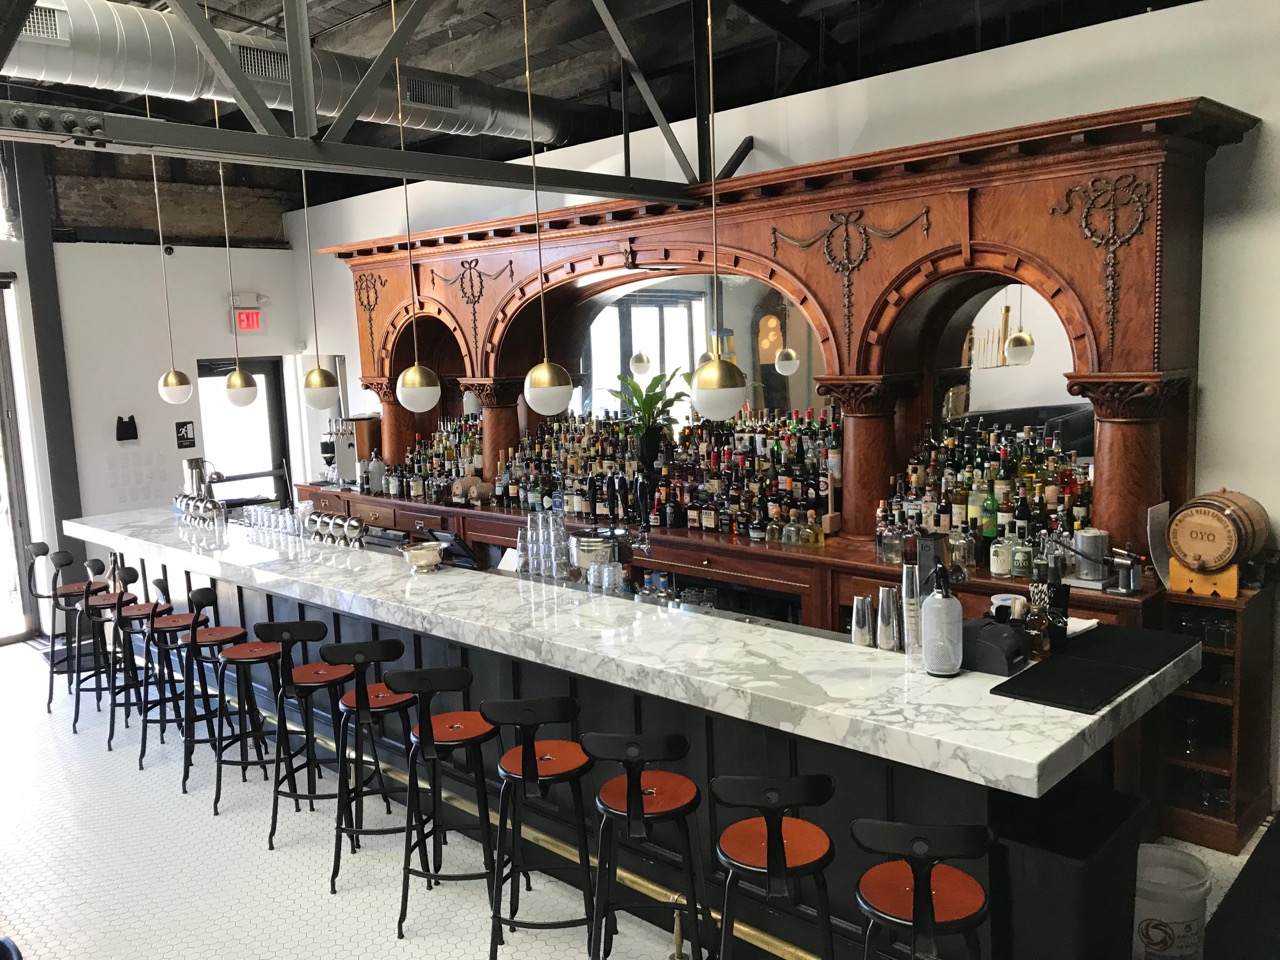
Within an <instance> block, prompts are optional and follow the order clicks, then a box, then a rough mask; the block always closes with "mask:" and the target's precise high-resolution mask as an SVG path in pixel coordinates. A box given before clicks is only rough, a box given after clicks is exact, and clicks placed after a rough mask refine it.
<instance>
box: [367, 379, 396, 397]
mask: <svg viewBox="0 0 1280 960" xmlns="http://www.w3.org/2000/svg"><path fill="white" fill-rule="evenodd" d="M360 386H362V387H364V388H365V389H366V390H372V391H373V393H374V394H375V395H376V396H377V398H378V399H379V400H380V401H382V402H383V403H399V402H400V401H399V400H397V399H396V382H395V381H394V380H389V379H387V378H386V377H361V378H360Z"/></svg>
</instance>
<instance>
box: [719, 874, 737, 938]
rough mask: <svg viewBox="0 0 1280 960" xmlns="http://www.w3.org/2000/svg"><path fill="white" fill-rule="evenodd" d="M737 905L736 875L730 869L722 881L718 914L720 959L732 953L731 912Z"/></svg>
mask: <svg viewBox="0 0 1280 960" xmlns="http://www.w3.org/2000/svg"><path fill="white" fill-rule="evenodd" d="M737 906H738V875H737V874H736V873H735V872H734V871H732V870H730V871H729V877H728V879H727V880H725V883H724V911H723V912H722V913H721V914H720V960H729V958H730V956H731V955H732V953H733V913H734V910H735V909H736V908H737Z"/></svg>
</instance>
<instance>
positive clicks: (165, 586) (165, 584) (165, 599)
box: [151, 577, 173, 603]
mask: <svg viewBox="0 0 1280 960" xmlns="http://www.w3.org/2000/svg"><path fill="white" fill-rule="evenodd" d="M151 585H152V586H153V587H155V588H156V599H157V600H159V601H160V602H161V603H173V599H172V596H171V594H170V593H169V581H168V580H166V579H165V578H164V577H156V578H155V579H154V580H152V581H151Z"/></svg>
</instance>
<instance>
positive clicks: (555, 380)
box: [520, 0, 573, 417]
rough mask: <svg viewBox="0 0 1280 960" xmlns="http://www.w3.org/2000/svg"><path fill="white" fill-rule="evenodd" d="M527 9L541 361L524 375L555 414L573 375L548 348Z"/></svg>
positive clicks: (534, 396)
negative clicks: (554, 357) (540, 313)
mask: <svg viewBox="0 0 1280 960" xmlns="http://www.w3.org/2000/svg"><path fill="white" fill-rule="evenodd" d="M520 7H521V10H522V11H523V13H524V93H525V99H526V101H527V102H528V106H529V169H530V171H531V179H532V181H533V236H534V239H535V240H536V241H537V245H538V306H539V308H540V309H541V311H542V362H541V363H539V364H537V365H536V366H534V368H533V369H532V370H530V371H529V372H528V373H527V374H525V377H524V399H525V403H527V404H529V409H531V410H532V411H533V412H534V413H539V414H541V415H542V416H544V417H554V416H557V415H558V414H561V413H564V412H565V411H566V410H567V409H569V401H570V400H571V399H573V379H572V378H571V377H570V376H569V371H568V370H566V369H565V368H564V367H562V366H560V364H558V363H552V362H551V356H550V353H549V351H548V350H547V292H546V289H545V288H544V286H543V269H542V209H541V208H540V206H539V204H538V151H537V146H536V144H535V142H534V137H533V78H532V75H531V71H530V68H529V0H520Z"/></svg>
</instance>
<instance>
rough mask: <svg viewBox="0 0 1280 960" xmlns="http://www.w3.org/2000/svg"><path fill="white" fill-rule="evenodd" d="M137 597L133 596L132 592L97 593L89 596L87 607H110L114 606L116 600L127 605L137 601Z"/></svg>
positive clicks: (94, 608)
mask: <svg viewBox="0 0 1280 960" xmlns="http://www.w3.org/2000/svg"><path fill="white" fill-rule="evenodd" d="M137 599H138V598H137V597H135V596H134V595H133V594H132V593H99V594H98V595H96V596H93V597H90V598H89V609H90V610H106V609H110V608H111V607H114V606H115V605H116V601H119V602H121V603H123V604H125V605H126V606H127V605H129V604H131V603H135V602H137Z"/></svg>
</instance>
